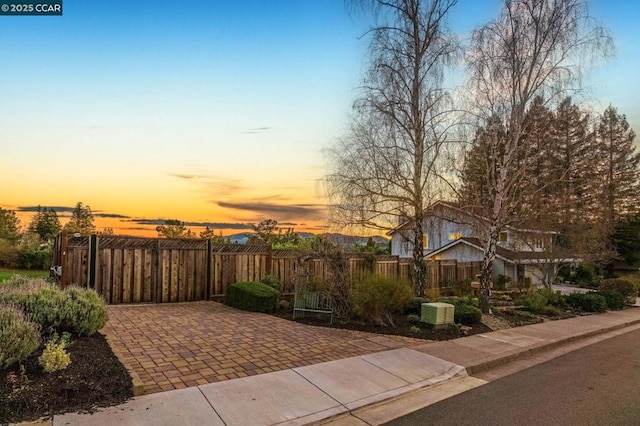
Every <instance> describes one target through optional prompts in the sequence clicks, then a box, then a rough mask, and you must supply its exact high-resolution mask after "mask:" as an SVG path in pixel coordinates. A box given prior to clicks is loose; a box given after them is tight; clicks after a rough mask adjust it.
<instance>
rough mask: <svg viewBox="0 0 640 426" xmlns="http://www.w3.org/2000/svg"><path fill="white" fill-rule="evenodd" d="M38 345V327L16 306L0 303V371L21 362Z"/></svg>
mask: <svg viewBox="0 0 640 426" xmlns="http://www.w3.org/2000/svg"><path fill="white" fill-rule="evenodd" d="M38 346H40V329H39V327H38V325H37V324H35V323H33V322H31V321H29V319H28V318H27V316H26V315H25V314H24V313H23V312H22V311H21V310H20V309H18V308H16V307H14V306H9V305H0V371H1V370H5V369H6V368H8V367H10V366H11V365H12V364H13V363H16V362H22V361H24V360H25V359H27V357H28V356H29V355H31V354H32V353H33V352H34V351H35V350H36V349H38Z"/></svg>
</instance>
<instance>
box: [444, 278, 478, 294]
mask: <svg viewBox="0 0 640 426" xmlns="http://www.w3.org/2000/svg"><path fill="white" fill-rule="evenodd" d="M449 287H450V288H451V292H452V293H453V295H454V296H468V295H470V294H473V288H472V287H471V280H469V279H467V280H459V281H452V282H451V283H450V286H449Z"/></svg>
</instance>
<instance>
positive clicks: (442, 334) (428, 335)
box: [273, 310, 491, 340]
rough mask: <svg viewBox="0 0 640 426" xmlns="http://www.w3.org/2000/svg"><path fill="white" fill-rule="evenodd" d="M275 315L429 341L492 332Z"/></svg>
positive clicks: (479, 327) (399, 319)
mask: <svg viewBox="0 0 640 426" xmlns="http://www.w3.org/2000/svg"><path fill="white" fill-rule="evenodd" d="M273 315H276V316H278V317H280V318H284V319H287V320H290V321H296V322H299V323H301V324H307V325H315V326H321V327H331V328H338V329H344V330H357V331H367V332H369V333H378V334H390V335H394V336H405V337H415V338H418V339H428V340H451V339H457V338H459V337H466V336H472V335H474V334H481V333H488V332H490V331H491V329H490V328H489V327H487V326H486V325H484V324H473V325H469V326H467V327H466V328H463V329H461V330H460V329H457V328H455V327H449V328H446V329H434V328H433V327H431V326H430V325H429V324H425V323H410V322H409V321H407V316H405V315H396V316H395V317H394V321H393V323H394V326H388V327H384V326H381V325H378V324H373V323H369V322H364V321H361V320H358V319H357V318H353V319H351V320H350V321H349V322H348V323H345V324H339V323H336V322H335V321H334V323H333V324H330V323H329V319H330V317H329V315H327V314H316V313H313V312H305V313H304V316H301V315H300V313H298V314H297V315H296V319H295V320H294V319H293V311H291V310H277V311H276V312H274V314H273ZM411 327H418V328H419V329H420V331H419V332H416V331H415V329H414V330H413V331H412V330H411Z"/></svg>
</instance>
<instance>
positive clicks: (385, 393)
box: [53, 308, 640, 426]
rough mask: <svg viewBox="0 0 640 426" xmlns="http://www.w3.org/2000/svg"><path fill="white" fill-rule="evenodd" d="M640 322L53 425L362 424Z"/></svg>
mask: <svg viewBox="0 0 640 426" xmlns="http://www.w3.org/2000/svg"><path fill="white" fill-rule="evenodd" d="M639 323H640V309H638V308H631V309H627V310H624V311H615V312H607V313H604V314H599V315H591V316H584V317H576V318H571V319H567V320H560V321H551V322H545V323H541V324H535V325H529V326H524V327H518V328H513V329H509V330H501V331H496V332H492V333H485V334H481V335H475V336H470V337H464V338H460V339H456V340H452V341H446V342H433V343H427V344H424V345H419V346H414V347H411V348H401V349H394V350H389V351H384V352H378V353H374V354H369V355H363V356H358V357H352V358H347V359H342V360H337V361H330V362H324V363H320V364H315V365H310V366H305V367H300V368H293V369H289V370H283V371H278V372H274V373H268V374H262V375H258V376H252V377H245V378H241V379H234V380H228V381H225V382H220V383H212V384H206V385H202V386H198V387H191V388H186V389H180V390H174V391H169V392H162V393H156V394H152V395H144V396H140V397H136V398H134V399H132V400H131V401H129V402H127V403H125V404H122V405H119V406H116V407H110V408H107V409H103V410H101V411H99V412H96V413H94V414H75V413H74V414H65V415H57V416H54V418H53V424H54V425H86V424H90V425H111V424H114V423H118V424H120V425H121V426H126V425H145V424H149V425H151V424H153V425H174V424H182V425H203V424H211V425H227V426H231V425H279V424H291V425H302V424H309V423H318V422H322V421H326V420H328V419H331V418H334V419H335V418H337V416H340V415H344V414H346V413H349V412H353V411H356V410H360V411H361V410H363V408H365V407H367V412H368V413H369V416H370V418H369V419H367V423H362V422H361V423H358V424H380V423H382V422H383V419H386V420H390V419H391V418H393V417H389V414H390V413H388V412H387V413H382V412H376V409H375V407H376V405H377V404H380V403H382V402H384V401H389V400H393V399H394V398H399V397H404V398H407V396H408V398H409V399H414V400H415V401H414V402H415V403H420V404H422V405H424V404H425V403H427V404H428V403H429V402H430V401H433V402H436V401H438V400H441V399H444V398H446V397H448V396H450V395H453V394H456V393H459V392H463V391H465V390H468V389H471V388H473V387H476V386H480V385H482V384H484V383H485V382H484V381H482V380H479V379H475V378H473V377H468V376H467V375H468V374H473V373H475V372H479V371H482V370H486V369H490V368H492V367H495V366H497V365H500V364H503V363H507V362H509V361H512V360H515V359H518V358H520V357H526V356H529V355H532V354H535V353H537V352H542V351H545V350H548V349H552V348H555V347H558V346H560V345H562V344H563V343H566V342H570V341H576V340H578V339H583V338H587V337H591V336H594V335H597V334H601V333H606V332H609V331H613V330H618V329H621V328H624V327H628V326H631V325H635V324H639ZM380 410H385V408H384V406H380ZM347 419H349V420H347V421H351V420H350V419H353V417H348V418H347ZM345 424H346V423H345Z"/></svg>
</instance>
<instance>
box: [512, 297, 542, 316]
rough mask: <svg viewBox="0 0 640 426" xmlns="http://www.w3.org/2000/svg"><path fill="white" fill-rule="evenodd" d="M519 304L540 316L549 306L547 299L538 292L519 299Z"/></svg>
mask: <svg viewBox="0 0 640 426" xmlns="http://www.w3.org/2000/svg"><path fill="white" fill-rule="evenodd" d="M518 304H520V305H522V306H524V309H525V310H527V311H529V312H533V313H534V314H538V313H540V312H542V310H543V309H544V307H545V306H547V298H546V297H544V296H543V295H542V294H540V293H538V292H534V293H527V294H525V295H523V296H520V297H519V298H518Z"/></svg>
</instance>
